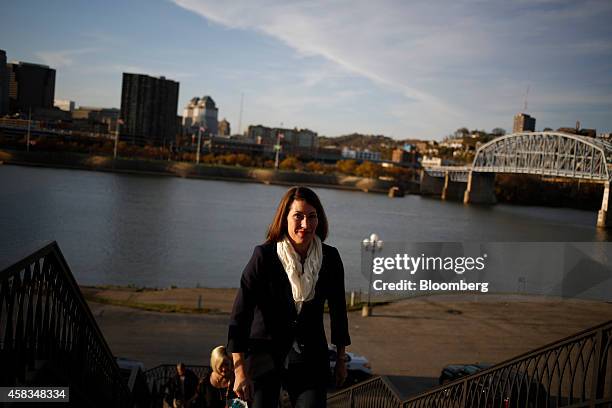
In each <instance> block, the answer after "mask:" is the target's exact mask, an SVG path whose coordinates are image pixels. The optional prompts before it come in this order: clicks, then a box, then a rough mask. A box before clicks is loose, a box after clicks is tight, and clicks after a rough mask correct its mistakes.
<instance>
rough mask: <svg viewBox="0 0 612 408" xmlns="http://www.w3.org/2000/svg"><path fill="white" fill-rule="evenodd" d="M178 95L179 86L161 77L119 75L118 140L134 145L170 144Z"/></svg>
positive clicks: (174, 132)
mask: <svg viewBox="0 0 612 408" xmlns="http://www.w3.org/2000/svg"><path fill="white" fill-rule="evenodd" d="M178 94H179V83H178V82H176V81H172V80H170V79H166V78H165V77H163V76H162V77H159V78H156V77H151V76H148V75H144V74H130V73H123V87H122V91H121V119H122V120H123V125H122V127H121V139H122V140H125V141H127V142H128V143H132V144H138V145H144V144H154V145H166V144H169V143H170V142H173V141H174V140H175V139H176V135H177V131H178V129H177V126H176V125H177V124H176V111H177V108H178Z"/></svg>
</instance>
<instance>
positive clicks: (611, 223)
mask: <svg viewBox="0 0 612 408" xmlns="http://www.w3.org/2000/svg"><path fill="white" fill-rule="evenodd" d="M609 203H610V182H609V181H606V182H605V183H604V192H603V199H602V200H601V209H600V210H599V212H598V213H597V226H598V227H599V228H609V227H612V217H609V216H608V205H609Z"/></svg>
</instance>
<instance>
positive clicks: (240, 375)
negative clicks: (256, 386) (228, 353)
mask: <svg viewBox="0 0 612 408" xmlns="http://www.w3.org/2000/svg"><path fill="white" fill-rule="evenodd" d="M232 357H233V359H234V392H235V393H236V396H238V398H240V399H242V400H244V401H251V399H252V396H253V382H252V381H251V379H250V378H249V376H248V374H247V372H246V366H245V360H244V355H243V354H242V353H232Z"/></svg>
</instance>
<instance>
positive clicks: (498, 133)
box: [491, 127, 506, 137]
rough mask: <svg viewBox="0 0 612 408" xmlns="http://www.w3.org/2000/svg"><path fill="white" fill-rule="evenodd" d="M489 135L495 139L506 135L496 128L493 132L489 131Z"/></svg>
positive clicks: (503, 131)
mask: <svg viewBox="0 0 612 408" xmlns="http://www.w3.org/2000/svg"><path fill="white" fill-rule="evenodd" d="M491 134H492V135H493V136H495V137H499V136H503V135H505V134H506V130H505V129H502V128H498V127H496V128H494V129H493V130H491Z"/></svg>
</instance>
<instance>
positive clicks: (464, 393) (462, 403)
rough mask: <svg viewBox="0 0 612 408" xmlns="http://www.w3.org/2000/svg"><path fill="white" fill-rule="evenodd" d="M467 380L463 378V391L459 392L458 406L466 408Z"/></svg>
mask: <svg viewBox="0 0 612 408" xmlns="http://www.w3.org/2000/svg"><path fill="white" fill-rule="evenodd" d="M467 384H468V380H463V391H462V392H461V405H460V408H466V406H467V405H466V403H467V392H468V387H467Z"/></svg>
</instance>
